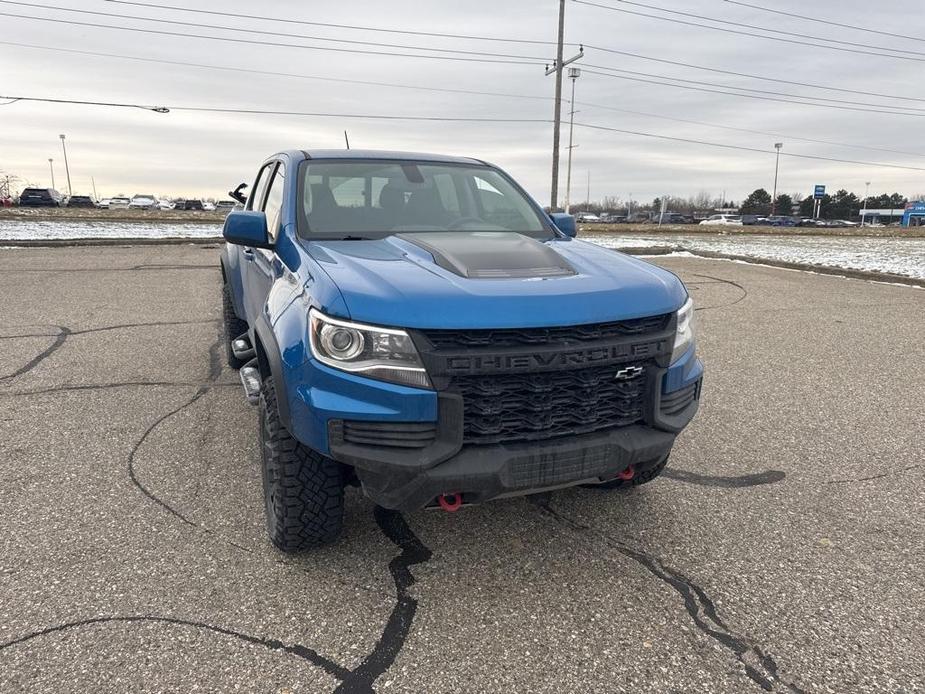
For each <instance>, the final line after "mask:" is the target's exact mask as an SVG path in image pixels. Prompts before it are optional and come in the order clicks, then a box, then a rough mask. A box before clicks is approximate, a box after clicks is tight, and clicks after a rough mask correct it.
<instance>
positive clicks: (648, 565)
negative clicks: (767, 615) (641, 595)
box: [531, 497, 805, 694]
mask: <svg viewBox="0 0 925 694" xmlns="http://www.w3.org/2000/svg"><path fill="white" fill-rule="evenodd" d="M531 501H532V503H533V504H534V505H536V506H537V507H538V508H539V509H540V510H541V511H542V512H543V513H544V514H546V515H547V516H549V517H550V518H553V519H554V520H556V521H558V522H559V523H561V524H563V525H565V526H566V527H568V528H570V529H572V530H574V531H577V532H580V533H593V534H594V535H595V536H596V537H598V538H599V539H600V540H601V541H603V542H604V543H605V544H606V545H607V546H609V547H610V548H611V549H613V550H615V551H617V552H619V553H620V554H622V555H623V556H625V557H627V558H629V559H632V560H633V561H635V562H636V563H637V564H639V565H640V566H642V567H643V568H644V569H646V571H648V572H649V573H650V574H652V575H653V576H655V577H656V578H657V579H658V580H660V581H661V582H662V583H664V584H666V585H667V586H669V587H671V588H673V589H674V590H675V591H676V592H677V593H678V594H679V595H680V596H681V598H682V599H683V600H684V608H685V609H686V610H687V613H688V614H689V615H690V617H691V619H692V620H693V622H694V624H695V625H696V626H697V628H698V629H699V630H700V631H701V632H703V633H704V634H705V635H707V636H709V637H710V638H711V639H713V640H714V641H716V642H717V643H718V644H719V645H720V646H722V647H723V648H726V649H727V650H729V651H731V652H732V653H733V654H734V655H735V656H736V658H737V660H738V661H739V662H740V663H741V664H742V666H743V667H744V669H745V674H746V675H747V676H748V677H749V679H751V680H752V681H753V682H755V684H757V685H758V686H760V687H761V688H762V689H764V690H765V691H768V692H773V691H783V692H790V693H791V694H805V692H804V690H803V689H801V688H800V687H799V686H798V685H797V684H795V683H794V682H792V681H790V680H789V678H787V677H785V676H784V675H782V674H781V673H780V672H779V669H778V665H777V662H776V661H775V660H774V658H772V657H771V656H770V655H768V654H767V653H766V652H765V651H764V649H762V648H761V646H759V645H758V644H756V643H754V642H753V641H752V640H751V639H749V638H748V637H747V636H744V635H742V634H738V633H736V632H735V631H733V630H732V629H731V628H730V627H729V626H728V625H727V624H726V623H725V622H724V621H723V619H722V618H721V617H720V616H719V614H718V612H717V609H716V605H715V604H714V602H713V600H712V599H711V598H710V597H709V596H708V595H707V593H706V591H705V590H704V589H703V588H701V587H700V586H699V585H697V584H696V583H694V581H692V580H691V579H690V578H688V577H687V576H685V575H684V574H682V573H681V572H680V571H677V570H675V569H672V568H671V567H668V566H666V565H665V564H663V563H662V562H661V561H660V560H659V559H658V558H656V557H654V556H652V555H650V554H647V553H646V552H643V551H641V550H639V549H636V548H634V547H631V546H630V545H628V544H626V543H624V542H620V541H619V540H614V539H613V538H611V537H610V536H608V535H607V534H606V533H602V532H599V531H598V530H596V529H595V528H593V527H591V526H589V525H584V524H583V523H579V522H578V521H576V520H574V519H572V518H569V517H568V516H566V515H564V514H562V513H560V512H558V511H556V510H555V509H554V508H552V506H551V505H550V503H549V501H548V498H545V499H544V498H542V497H540V498H534V499H531Z"/></svg>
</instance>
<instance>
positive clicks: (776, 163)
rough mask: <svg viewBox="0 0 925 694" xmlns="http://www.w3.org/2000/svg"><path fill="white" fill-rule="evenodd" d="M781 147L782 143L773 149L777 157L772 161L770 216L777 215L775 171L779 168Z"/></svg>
mask: <svg viewBox="0 0 925 694" xmlns="http://www.w3.org/2000/svg"><path fill="white" fill-rule="evenodd" d="M783 146H784V143H783V142H775V143H774V149H776V150H777V157H776V158H775V160H774V193H772V194H771V216H774V215H775V214H777V170H778V168H779V167H780V148H781V147H783Z"/></svg>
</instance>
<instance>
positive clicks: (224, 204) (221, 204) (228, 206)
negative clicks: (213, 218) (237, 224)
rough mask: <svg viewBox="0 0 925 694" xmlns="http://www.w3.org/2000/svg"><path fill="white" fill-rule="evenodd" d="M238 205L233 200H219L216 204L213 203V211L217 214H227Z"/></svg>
mask: <svg viewBox="0 0 925 694" xmlns="http://www.w3.org/2000/svg"><path fill="white" fill-rule="evenodd" d="M238 204H239V203H237V202H235V201H234V200H219V201H218V202H217V203H215V209H216V210H218V211H219V212H225V213H228V212H231V211H232V210H233V209H235V208H236V207H237V206H238Z"/></svg>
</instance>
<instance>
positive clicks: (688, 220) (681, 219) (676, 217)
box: [652, 212, 694, 224]
mask: <svg viewBox="0 0 925 694" xmlns="http://www.w3.org/2000/svg"><path fill="white" fill-rule="evenodd" d="M658 218H659V214H655V215H654V216H653V217H652V221H653V222H657V221H658ZM661 218H662V224H693V223H694V218H693V217H688V216H686V215H683V214H680V213H679V212H666V213H665V214H663V215H661Z"/></svg>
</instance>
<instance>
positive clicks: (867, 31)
mask: <svg viewBox="0 0 925 694" xmlns="http://www.w3.org/2000/svg"><path fill="white" fill-rule="evenodd" d="M724 1H725V2H728V3H729V4H731V5H741V6H742V7H749V8H751V9H753V10H760V11H762V12H771V13H773V14H778V15H783V16H784V17H794V18H795V19H805V20H806V21H808V22H818V23H820V24H827V25H828V26H834V27H841V28H842V29H856V30H857V31H863V32H864V33H865V34H879V35H880V36H889V37H890V38H891V39H908V40H909V41H925V39H923V38H922V37H921V36H908V35H906V34H897V33H895V32H893V31H880V30H878V29H874V28H872V27H869V26H866V27H860V26H857V25H854V24H842V23H841V22H834V21H832V20H831V19H819V18H818V17H810V16H809V15H805V14H796V13H795V12H784V11H783V10H774V9H771V8H770V7H762V6H761V5H752V4H751V3H748V2H738V1H737V0H724Z"/></svg>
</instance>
